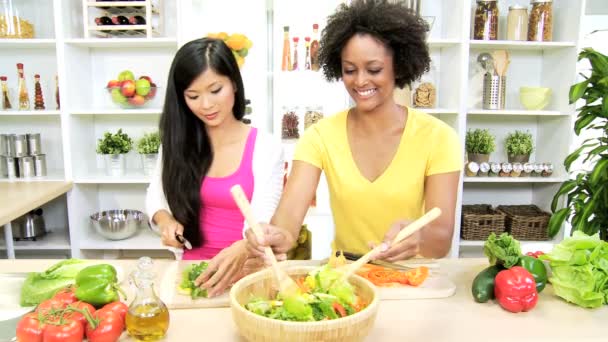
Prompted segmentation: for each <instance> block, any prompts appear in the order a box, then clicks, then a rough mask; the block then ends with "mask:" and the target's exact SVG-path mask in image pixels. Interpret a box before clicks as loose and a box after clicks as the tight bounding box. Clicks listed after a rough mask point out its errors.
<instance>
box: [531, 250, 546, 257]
mask: <svg viewBox="0 0 608 342" xmlns="http://www.w3.org/2000/svg"><path fill="white" fill-rule="evenodd" d="M543 254H545V252H543V251H536V252H534V255H536V256H539V255H543Z"/></svg>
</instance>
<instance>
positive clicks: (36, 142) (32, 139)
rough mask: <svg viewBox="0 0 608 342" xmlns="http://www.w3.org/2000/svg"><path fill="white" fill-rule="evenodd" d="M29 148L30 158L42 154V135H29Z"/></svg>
mask: <svg viewBox="0 0 608 342" xmlns="http://www.w3.org/2000/svg"><path fill="white" fill-rule="evenodd" d="M27 148H28V151H29V154H30V156H33V155H36V154H42V148H41V146H40V133H30V134H28V135H27Z"/></svg>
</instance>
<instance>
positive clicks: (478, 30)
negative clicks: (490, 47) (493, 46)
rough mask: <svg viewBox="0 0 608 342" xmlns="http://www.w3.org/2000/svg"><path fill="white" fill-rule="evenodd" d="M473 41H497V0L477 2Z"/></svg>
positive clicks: (480, 0) (479, 0)
mask: <svg viewBox="0 0 608 342" xmlns="http://www.w3.org/2000/svg"><path fill="white" fill-rule="evenodd" d="M473 39H476V40H496V39H498V5H497V0H477V7H476V8H475V21H474V24H473Z"/></svg>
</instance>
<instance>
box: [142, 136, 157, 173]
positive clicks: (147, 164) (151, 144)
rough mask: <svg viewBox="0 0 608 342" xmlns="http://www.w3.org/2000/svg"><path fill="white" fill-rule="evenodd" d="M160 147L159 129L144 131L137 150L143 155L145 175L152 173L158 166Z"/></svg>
mask: <svg viewBox="0 0 608 342" xmlns="http://www.w3.org/2000/svg"><path fill="white" fill-rule="evenodd" d="M159 148H160V134H159V133H158V131H156V132H152V133H144V136H143V137H141V139H139V140H138V141H137V152H138V153H139V154H140V155H141V158H142V163H143V166H144V174H145V175H150V174H152V171H153V170H154V167H155V166H156V160H157V158H158V149H159Z"/></svg>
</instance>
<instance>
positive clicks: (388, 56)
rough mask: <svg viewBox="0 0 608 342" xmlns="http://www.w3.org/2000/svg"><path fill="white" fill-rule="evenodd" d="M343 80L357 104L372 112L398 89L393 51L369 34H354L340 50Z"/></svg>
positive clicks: (360, 108) (364, 110) (358, 106)
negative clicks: (396, 86)
mask: <svg viewBox="0 0 608 342" xmlns="http://www.w3.org/2000/svg"><path fill="white" fill-rule="evenodd" d="M341 60H342V81H343V82H344V86H345V87H346V90H347V91H348V93H349V94H350V96H351V97H352V98H353V100H354V101H355V103H356V104H357V109H358V110H361V111H363V112H369V111H372V110H374V109H376V108H377V107H379V106H381V105H382V104H384V103H385V102H386V101H389V100H390V99H392V97H393V90H394V89H395V73H394V71H393V55H392V52H391V51H390V50H389V49H388V48H387V47H386V46H385V45H384V44H383V43H382V42H380V41H378V40H377V39H376V38H374V37H372V36H371V35H369V34H355V35H354V36H353V37H352V38H350V39H349V40H348V42H347V43H346V45H345V46H344V48H343V49H342V54H341Z"/></svg>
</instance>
